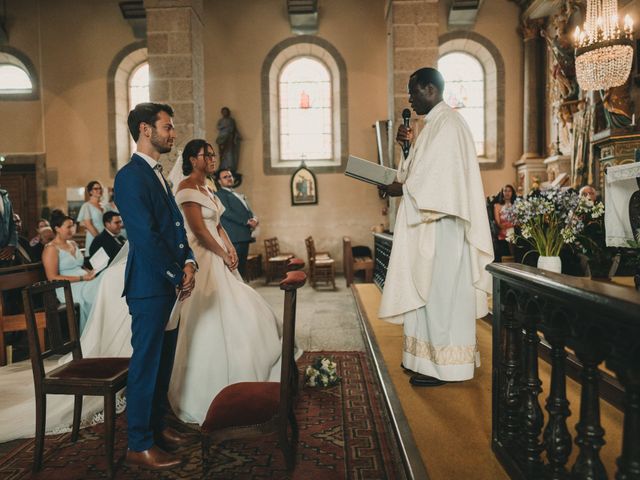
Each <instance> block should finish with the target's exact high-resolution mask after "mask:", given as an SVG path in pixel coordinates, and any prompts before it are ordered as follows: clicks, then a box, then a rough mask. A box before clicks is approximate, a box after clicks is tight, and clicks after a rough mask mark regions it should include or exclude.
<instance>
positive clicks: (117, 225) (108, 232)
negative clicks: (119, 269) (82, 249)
mask: <svg viewBox="0 0 640 480" xmlns="http://www.w3.org/2000/svg"><path fill="white" fill-rule="evenodd" d="M102 223H103V224H104V230H103V231H102V232H101V233H100V234H99V235H98V236H97V237H96V238H94V239H93V242H91V247H89V256H90V257H92V256H93V254H94V253H96V252H97V251H98V250H100V248H104V251H105V252H106V253H107V255H109V263H111V260H113V258H114V257H115V256H116V255H117V254H118V252H119V251H120V249H121V248H122V246H123V245H124V242H126V239H125V238H124V237H123V236H122V235H120V232H121V231H122V217H121V216H120V215H119V214H118V213H117V212H107V213H105V214H104V215H103V216H102Z"/></svg>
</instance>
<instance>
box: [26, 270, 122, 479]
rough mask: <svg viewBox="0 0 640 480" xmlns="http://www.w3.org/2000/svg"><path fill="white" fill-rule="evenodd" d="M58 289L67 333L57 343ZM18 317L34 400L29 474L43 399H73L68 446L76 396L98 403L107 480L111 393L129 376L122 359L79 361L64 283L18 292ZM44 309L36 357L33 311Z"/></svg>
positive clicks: (78, 413) (77, 414)
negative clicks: (47, 364)
mask: <svg viewBox="0 0 640 480" xmlns="http://www.w3.org/2000/svg"><path fill="white" fill-rule="evenodd" d="M57 288H64V298H65V307H64V309H65V314H66V321H67V325H68V328H69V338H68V339H65V338H63V332H62V329H61V328H60V327H61V325H60V314H59V308H58V306H59V303H58V299H57V297H56V294H55V291H56V289H57ZM22 298H23V301H24V312H25V315H26V319H27V333H28V335H29V354H30V356H31V368H32V370H33V380H34V384H35V393H36V395H35V398H36V438H35V448H34V453H33V471H34V472H37V471H39V470H40V468H41V467H42V452H43V449H44V433H45V426H46V420H47V394H52V395H74V396H75V402H74V408H73V428H72V430H71V441H72V442H75V441H76V440H77V439H78V432H79V430H80V419H81V417H82V396H83V395H92V396H102V397H104V431H105V451H106V454H107V471H108V474H109V477H113V474H114V465H113V444H114V437H115V436H114V433H115V422H116V393H117V392H118V391H120V390H122V389H123V388H124V387H125V386H126V384H127V374H128V370H129V359H128V358H82V349H81V347H80V340H79V338H78V326H77V323H76V312H75V309H74V304H73V297H72V295H71V285H70V283H69V282H68V281H66V280H65V281H53V282H41V283H37V284H35V285H33V286H31V287H28V288H26V289H24V290H23V291H22ZM39 301H41V302H42V303H41V304H42V305H44V314H45V319H46V328H47V334H48V337H49V350H46V351H42V349H41V347H40V345H41V341H40V339H39V331H38V329H37V328H36V327H37V323H36V312H35V311H34V305H36V304H38V303H40V302H39ZM69 352H71V353H72V356H73V359H72V360H71V361H70V362H69V363H66V364H64V365H62V366H60V367H58V368H56V369H55V370H52V371H50V372H49V373H46V372H45V370H44V363H43V360H44V359H46V358H48V357H50V356H52V355H65V354H67V353H69Z"/></svg>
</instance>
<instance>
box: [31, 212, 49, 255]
mask: <svg viewBox="0 0 640 480" xmlns="http://www.w3.org/2000/svg"><path fill="white" fill-rule="evenodd" d="M43 228H49V229H50V228H51V225H49V220H47V219H45V218H41V219H39V220H38V223H37V224H36V236H35V237H33V238H31V240H29V246H30V247H32V248H33V247H35V246H36V245H38V244H39V243H40V230H42V229H43ZM49 241H51V240H49ZM47 243H48V242H47Z"/></svg>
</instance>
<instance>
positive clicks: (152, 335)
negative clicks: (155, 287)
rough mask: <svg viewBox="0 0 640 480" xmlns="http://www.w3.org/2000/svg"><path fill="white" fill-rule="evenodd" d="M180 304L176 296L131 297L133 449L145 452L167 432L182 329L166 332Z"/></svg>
mask: <svg viewBox="0 0 640 480" xmlns="http://www.w3.org/2000/svg"><path fill="white" fill-rule="evenodd" d="M175 301H176V297H175V296H174V295H165V296H158V297H148V298H127V304H128V305H129V313H130V314H131V346H132V347H133V354H132V355H131V360H130V362H129V377H128V381H127V428H128V437H129V450H133V451H135V452H141V451H143V450H147V449H149V448H151V447H152V446H153V444H154V440H153V435H154V433H160V432H161V431H162V430H163V429H164V414H165V411H166V407H167V404H168V400H167V391H168V390H169V380H170V379H171V370H172V369H173V358H174V355H175V351H176V341H177V339H178V329H177V328H176V329H175V330H171V331H168V332H165V330H164V329H165V326H166V324H167V321H168V320H169V316H170V315H171V310H172V308H173V305H174V303H175Z"/></svg>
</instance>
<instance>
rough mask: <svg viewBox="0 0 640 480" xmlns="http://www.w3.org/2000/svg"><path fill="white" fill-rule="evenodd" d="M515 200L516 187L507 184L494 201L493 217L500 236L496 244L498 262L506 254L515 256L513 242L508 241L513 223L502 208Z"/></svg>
mask: <svg viewBox="0 0 640 480" xmlns="http://www.w3.org/2000/svg"><path fill="white" fill-rule="evenodd" d="M515 200H516V189H515V188H513V187H512V186H511V185H505V186H504V187H503V188H502V190H501V191H500V193H499V194H498V196H497V197H496V199H495V201H494V202H495V203H494V205H493V219H494V221H495V222H496V225H497V227H498V238H497V241H496V242H495V246H494V248H495V252H494V253H495V259H496V262H499V261H501V260H502V257H503V256H505V255H510V256H514V249H513V244H512V243H509V242H507V236H508V234H509V232H510V231H512V230H513V225H512V224H511V223H509V222H508V221H507V220H505V218H504V215H503V214H502V209H503V208H505V207H510V206H511V205H513V202H515Z"/></svg>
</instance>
